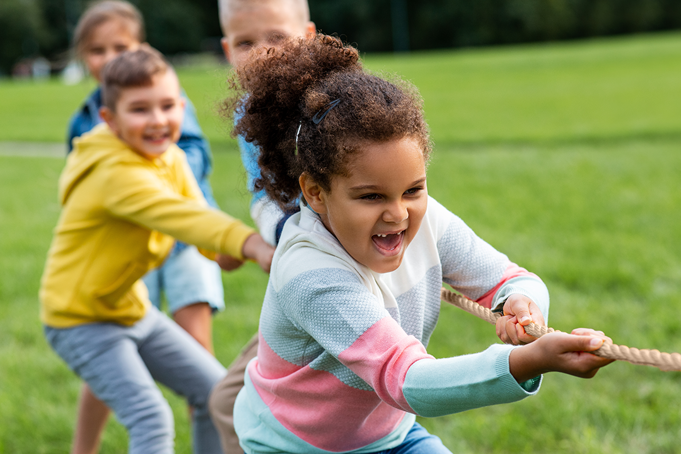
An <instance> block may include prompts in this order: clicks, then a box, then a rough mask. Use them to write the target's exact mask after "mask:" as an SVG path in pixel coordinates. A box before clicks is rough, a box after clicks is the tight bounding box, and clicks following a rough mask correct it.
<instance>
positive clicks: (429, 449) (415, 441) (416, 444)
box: [375, 422, 452, 454]
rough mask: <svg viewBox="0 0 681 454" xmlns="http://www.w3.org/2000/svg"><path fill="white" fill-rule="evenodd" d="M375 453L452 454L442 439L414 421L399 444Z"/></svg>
mask: <svg viewBox="0 0 681 454" xmlns="http://www.w3.org/2000/svg"><path fill="white" fill-rule="evenodd" d="M375 454H452V452H451V451H450V450H449V449H447V448H445V445H443V444H442V441H441V440H440V439H439V438H438V437H436V436H435V435H431V434H429V433H428V431H427V430H426V429H424V428H423V426H421V424H419V423H417V422H415V423H414V425H413V426H412V427H411V429H410V430H409V433H408V434H407V436H406V438H405V439H404V441H403V442H402V444H401V445H399V446H397V447H396V448H392V449H386V450H385V451H380V452H377V453H375Z"/></svg>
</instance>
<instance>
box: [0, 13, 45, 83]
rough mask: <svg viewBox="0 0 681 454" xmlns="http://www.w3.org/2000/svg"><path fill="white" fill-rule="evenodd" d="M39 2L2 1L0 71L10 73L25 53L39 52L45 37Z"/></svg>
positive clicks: (27, 55) (26, 55)
mask: <svg viewBox="0 0 681 454" xmlns="http://www.w3.org/2000/svg"><path fill="white" fill-rule="evenodd" d="M41 19H42V18H41V15H40V10H39V9H38V5H37V4H36V2H35V1H33V0H2V2H0V43H2V45H1V46H0V75H2V74H3V73H4V74H9V72H10V71H11V69H12V65H14V63H16V62H17V61H19V60H20V59H21V58H22V57H32V56H36V55H37V54H38V50H39V46H40V43H41V41H42V40H43V39H44V33H43V32H42V25H43V24H42V20H41Z"/></svg>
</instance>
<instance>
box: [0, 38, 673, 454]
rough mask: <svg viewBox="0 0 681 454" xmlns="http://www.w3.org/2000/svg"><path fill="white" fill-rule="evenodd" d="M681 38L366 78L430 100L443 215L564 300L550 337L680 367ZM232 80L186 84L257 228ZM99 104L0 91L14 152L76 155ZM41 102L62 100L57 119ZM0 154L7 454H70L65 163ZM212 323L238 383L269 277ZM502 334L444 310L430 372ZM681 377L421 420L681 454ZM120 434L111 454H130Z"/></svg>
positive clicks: (194, 72)
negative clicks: (401, 84)
mask: <svg viewBox="0 0 681 454" xmlns="http://www.w3.org/2000/svg"><path fill="white" fill-rule="evenodd" d="M680 44H681V36H679V35H677V34H672V35H656V36H648V37H637V38H635V39H629V38H627V39H613V40H601V41H594V42H586V43H571V44H560V45H550V46H543V45H542V46H518V47H513V48H511V47H507V48H503V49H487V50H478V51H464V52H431V53H421V54H414V55H411V56H408V57H406V58H395V57H393V56H377V55H370V56H368V58H367V61H366V64H367V66H368V67H370V68H372V69H376V70H378V69H385V70H387V71H390V72H396V73H398V74H402V75H404V76H405V77H406V78H408V79H410V80H411V81H413V82H414V83H415V84H416V85H417V86H418V88H419V89H420V90H421V92H422V93H423V97H424V101H425V106H426V113H427V116H428V119H429V123H430V125H431V127H432V134H433V137H434V139H435V151H434V155H433V162H432V163H431V165H430V167H429V171H428V188H429V192H430V194H431V195H433V196H434V197H435V198H436V199H438V200H439V201H440V202H442V203H443V204H444V205H445V206H447V207H448V208H450V209H451V210H452V211H453V212H454V213H456V214H458V215H459V216H460V217H461V218H462V219H464V220H465V221H466V222H467V223H468V224H469V225H470V226H471V227H472V228H473V229H474V230H475V231H476V232H477V233H478V234H479V235H480V236H481V237H482V238H484V239H485V240H486V241H488V242H489V243H490V244H492V245H493V246H494V247H496V248H497V249H499V250H501V251H503V252H504V253H506V254H507V255H508V256H509V257H510V259H511V260H513V261H515V262H517V263H519V264H520V265H521V266H524V267H526V268H527V269H529V270H531V271H533V272H535V273H537V274H538V275H540V276H541V277H542V278H543V279H544V280H545V281H546V283H547V285H548V287H549V290H550V292H551V299H552V308H551V314H550V320H549V322H550V325H551V326H553V327H555V328H557V329H560V330H564V331H569V330H571V329H573V328H577V327H591V328H595V329H600V330H603V331H604V332H605V333H606V334H608V335H610V336H611V337H612V338H613V339H614V341H615V342H617V343H621V344H625V345H629V346H632V347H639V348H657V349H660V350H663V351H670V352H672V351H676V352H681V338H679V336H678V333H679V331H680V330H681V321H680V320H679V317H678V316H676V314H678V312H679V310H681V294H680V293H679V291H678V289H679V282H681V243H679V241H678V226H679V225H680V224H681V211H679V209H678V207H679V206H681V193H680V192H679V191H678V175H679V173H681V155H679V153H678V148H679V141H680V140H681V137H680V136H679V133H678V125H677V123H678V118H681V115H679V114H681V112H680V111H679V109H680V108H679V107H678V103H677V102H676V99H677V98H678V97H679V95H681V93H680V91H681V88H680V87H679V86H678V84H677V83H676V81H675V75H676V74H677V73H678V72H679V70H680V69H681V68H679V65H680V64H681V63H679V62H681V59H679V52H680V51H679V50H678V49H680V48H681V45H680ZM225 73H226V69H225V68H193V69H185V70H182V71H180V78H181V81H182V85H183V86H184V88H185V89H186V91H187V93H188V95H189V97H190V98H191V99H192V100H193V101H194V103H195V105H196V106H197V110H198V112H199V116H200V121H201V124H202V126H203V127H204V128H205V129H206V130H207V132H208V134H209V135H210V137H211V140H212V144H213V149H214V156H215V162H214V167H215V171H214V174H213V177H212V184H213V188H214V192H215V195H216V199H217V201H218V203H219V204H220V205H221V207H222V208H223V209H225V210H226V211H227V212H229V213H230V214H233V215H234V216H236V217H240V218H242V219H248V216H249V214H248V194H247V192H246V189H245V181H246V180H245V176H244V173H243V170H242V168H241V164H240V160H239V155H238V153H237V152H236V149H235V147H234V144H233V142H232V141H231V140H229V139H227V138H226V137H227V130H228V125H225V124H224V123H223V122H222V121H221V120H220V119H219V118H217V116H216V101H217V100H219V99H220V97H222V96H224V95H225V85H224V82H223V81H224V77H225ZM92 88H93V86H92V84H91V83H88V84H85V85H82V86H77V87H66V86H63V85H60V84H57V83H48V84H17V83H8V82H3V83H0V99H2V100H3V104H2V108H0V141H2V140H39V139H40V140H46V141H61V140H63V136H64V128H65V126H66V119H67V117H68V116H69V115H70V113H71V112H72V110H73V109H75V107H76V106H77V105H78V104H79V103H80V102H81V100H82V98H83V97H84V96H85V95H86V94H87V92H88V91H89V90H91V89H92ZM45 100H49V102H46V101H45ZM13 153H16V150H15V149H12V148H11V147H0V193H2V194H5V196H4V197H0V232H2V234H1V235H0V257H2V260H0V301H2V304H0V326H2V329H0V402H1V403H2V404H0V454H4V453H12V454H14V453H55V454H56V453H63V452H66V451H67V450H68V448H69V444H70V439H71V434H72V430H73V425H74V420H75V411H76V399H77V395H78V390H79V386H80V382H79V380H78V379H77V378H76V377H75V376H74V375H73V374H72V373H71V372H70V371H69V370H68V368H67V367H66V366H65V365H64V364H63V362H62V361H61V360H60V359H59V358H58V357H57V356H56V355H55V354H54V353H53V352H52V351H50V349H49V347H48V346H47V344H46V342H45V341H44V339H43V335H42V330H41V326H40V323H39V321H38V320H39V318H38V316H39V315H38V299H37V291H38V286H39V281H40V276H41V273H42V267H43V265H44V259H45V255H46V253H47V248H48V247H49V243H50V238H51V235H52V229H53V227H54V225H55V223H56V221H57V217H58V215H59V207H58V204H57V199H56V194H55V192H56V185H57V179H58V176H59V172H60V170H61V168H62V167H63V162H64V161H63V159H62V158H59V159H53V158H52V159H50V158H30V157H12V156H8V154H13ZM223 279H224V283H225V298H226V303H227V309H226V310H225V311H224V312H222V313H220V314H217V315H216V317H215V318H214V338H215V347H216V355H217V357H218V359H219V360H220V361H222V362H223V363H224V364H228V363H229V362H230V361H231V360H232V359H233V358H234V357H235V356H236V354H237V353H238V351H239V349H240V348H241V346H242V345H244V344H245V343H246V341H247V340H248V339H249V338H250V337H251V336H252V335H253V333H255V331H256V330H257V324H258V317H259V312H260V304H261V302H262V298H263V295H264V292H265V286H266V283H267V277H266V275H264V274H263V273H262V272H260V271H259V269H258V268H257V267H256V266H255V265H253V264H247V265H245V266H244V267H243V268H242V269H240V270H239V271H237V272H234V273H228V274H223ZM496 341H497V339H496V337H495V335H494V328H493V327H492V326H491V325H488V324H486V323H485V322H482V321H481V320H478V319H476V318H474V317H473V316H470V315H468V314H465V313H463V312H462V311H460V310H459V309H456V308H454V307H451V306H448V305H443V308H442V313H441V316H440V320H439V322H438V327H437V328H436V330H435V333H434V335H433V337H432V339H431V342H430V345H429V352H430V353H431V354H433V355H435V356H436V357H446V356H451V355H459V354H466V353H473V352H476V351H481V350H483V349H485V348H486V347H487V346H489V345H490V344H491V343H493V342H496ZM679 389H681V375H680V374H679V373H663V372H660V371H658V370H656V369H653V368H648V367H642V366H632V365H630V364H628V363H615V364H613V365H611V366H609V367H607V368H605V369H604V370H602V371H601V372H599V374H598V375H597V376H596V377H595V378H594V379H593V380H580V379H577V378H573V377H568V376H563V375H559V374H548V375H547V376H546V377H545V378H544V383H543V385H542V389H541V390H540V392H539V394H538V395H537V396H536V397H533V398H529V399H526V400H524V401H522V402H519V403H514V404H510V405H500V406H494V407H488V408H482V409H477V410H473V411H469V412H465V413H462V414H456V415H451V416H447V417H442V418H434V419H423V418H421V419H419V421H420V422H421V423H422V424H424V425H425V426H426V427H427V428H428V429H429V430H431V431H432V432H433V433H435V434H436V435H438V436H440V437H441V438H442V439H443V441H444V442H445V444H446V445H447V446H448V447H449V448H450V449H451V450H452V451H453V452H457V453H463V454H467V453H537V454H539V453H546V452H550V453H559V454H560V453H566V454H567V453H596V452H597V453H606V454H620V453H630V452H637V453H638V452H640V453H650V454H653V453H655V454H658V453H663V454H664V453H668V454H673V453H676V452H678V450H679V449H678V440H679V438H680V437H681V429H680V427H681V416H680V414H679V412H678V409H677V406H676V405H675V404H674V403H675V402H677V401H678V400H679V398H680V397H681V394H680V392H679ZM165 395H166V397H167V398H168V399H169V401H170V403H171V407H172V408H173V412H174V415H175V424H176V431H177V440H176V443H177V452H179V453H188V452H190V433H189V424H188V416H187V409H186V406H185V404H184V403H183V402H182V400H181V399H179V398H178V397H177V396H174V395H173V394H172V393H170V392H168V391H167V390H166V391H165ZM126 446H127V436H126V434H125V430H124V429H123V428H122V427H121V426H120V425H119V424H118V423H117V422H115V421H114V420H113V418H112V420H111V421H110V422H109V425H108V426H107V429H106V432H105V437H104V442H103V447H102V451H101V452H103V453H108V454H111V453H123V452H126Z"/></svg>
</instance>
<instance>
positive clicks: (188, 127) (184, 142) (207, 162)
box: [66, 87, 218, 253]
mask: <svg viewBox="0 0 681 454" xmlns="http://www.w3.org/2000/svg"><path fill="white" fill-rule="evenodd" d="M182 95H183V96H184V98H185V100H186V107H185V110H184V120H183V121H182V132H181V135H180V140H179V141H178V142H177V145H178V146H179V147H180V148H181V149H182V150H183V151H184V152H185V154H186V155H187V162H188V163H189V167H190V168H191V169H192V173H193V174H194V177H195V178H196V181H197V183H198V184H199V188H201V192H202V193H203V196H204V197H205V198H206V201H207V202H208V204H209V205H210V206H212V207H214V208H217V207H218V205H217V203H216V202H215V198H214V197H213V189H212V188H211V186H210V181H209V180H208V177H209V176H210V173H211V170H212V168H213V159H212V157H211V153H210V146H209V145H208V141H207V140H206V138H205V137H204V135H203V131H201V126H199V121H198V120H197V118H196V109H195V108H194V105H193V104H192V103H191V101H190V100H189V98H187V96H186V95H185V94H184V92H183V93H182ZM100 107H102V90H101V88H99V87H97V89H95V91H93V92H92V93H91V94H90V96H88V98H87V99H86V100H85V102H84V103H83V105H82V106H81V107H80V109H78V111H76V113H74V114H73V116H72V117H71V121H70V122H69V130H68V138H67V142H66V147H67V153H70V152H71V150H72V149H73V139H75V138H76V137H80V136H81V135H83V134H85V133H86V132H88V131H90V130H91V129H92V128H94V127H95V126H97V125H98V124H99V123H102V122H103V121H104V120H102V118H101V117H100V116H99V108H100ZM184 247H185V246H184V245H183V244H182V243H179V242H178V243H177V246H176V247H175V249H174V250H173V253H177V252H179V251H180V250H181V249H183V248H184Z"/></svg>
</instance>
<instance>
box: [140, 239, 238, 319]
mask: <svg viewBox="0 0 681 454" xmlns="http://www.w3.org/2000/svg"><path fill="white" fill-rule="evenodd" d="M142 280H143V281H144V285H146V286H147V289H148V290H149V299H150V300H151V302H152V303H153V304H154V306H156V307H157V308H159V309H160V308H161V292H164V293H165V295H166V300H168V310H169V311H170V313H171V314H174V313H175V312H177V311H178V310H179V309H182V308H183V307H186V306H189V305H191V304H195V303H208V304H209V305H210V307H211V309H213V312H215V311H221V310H223V309H224V308H225V298H224V290H223V288H222V272H221V271H220V267H219V266H218V264H217V263H215V262H214V261H212V260H209V259H207V258H206V257H204V256H203V255H201V253H200V252H199V251H198V249H196V247H194V246H187V245H183V246H182V247H181V248H178V247H176V248H175V249H173V251H172V252H171V253H170V255H169V256H168V258H167V259H166V260H165V262H163V265H161V266H160V267H158V268H155V269H153V270H151V271H149V272H148V273H147V274H146V276H144V277H143V278H142Z"/></svg>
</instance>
